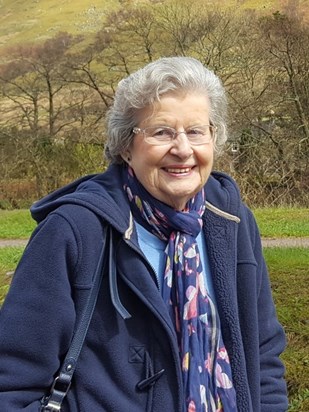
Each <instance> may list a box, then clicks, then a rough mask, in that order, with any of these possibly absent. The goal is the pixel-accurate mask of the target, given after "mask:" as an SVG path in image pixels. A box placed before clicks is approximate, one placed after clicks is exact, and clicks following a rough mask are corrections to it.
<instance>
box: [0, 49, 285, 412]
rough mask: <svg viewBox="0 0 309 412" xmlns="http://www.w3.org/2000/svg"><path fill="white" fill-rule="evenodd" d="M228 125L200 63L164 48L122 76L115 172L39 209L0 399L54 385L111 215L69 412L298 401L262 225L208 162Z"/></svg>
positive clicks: (24, 402) (13, 291) (11, 303)
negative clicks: (107, 263)
mask: <svg viewBox="0 0 309 412" xmlns="http://www.w3.org/2000/svg"><path fill="white" fill-rule="evenodd" d="M225 122H226V99H225V93H224V89H223V87H222V85H221V83H220V81H219V79H218V78H217V77H216V76H215V75H214V73H213V72H211V71H209V70H208V69H206V68H205V67H204V66H203V65H202V64H201V63H200V62H199V61H197V60H195V59H192V58H185V57H172V58H162V59H159V60H158V61H155V62H153V63H150V64H148V65H147V66H145V67H144V68H142V69H140V70H138V71H137V72H135V73H133V74H132V75H130V76H129V77H128V78H126V79H124V80H122V81H121V82H120V84H119V86H118V89H117V92H116V95H115V101H114V105H113V106H112V107H111V109H110V112H109V114H108V127H107V132H108V139H107V143H106V155H107V158H108V159H109V160H110V163H111V164H110V166H109V168H108V170H107V171H106V172H105V173H103V174H98V175H94V176H88V177H85V178H83V179H80V180H79V181H77V182H74V183H72V184H70V185H69V186H67V187H64V188H62V189H60V190H58V191H56V192H55V193H53V194H51V195H49V196H47V197H46V198H44V199H42V200H41V201H39V202H38V203H36V204H35V205H34V206H33V207H32V214H33V217H34V218H35V219H36V220H37V221H38V222H39V225H38V227H37V229H36V230H35V231H34V233H33V235H32V238H31V240H30V242H29V244H28V246H27V248H26V250H25V253H24V255H23V257H22V259H21V261H20V263H19V265H18V268H17V270H16V273H15V276H14V279H13V282H12V285H11V288H10V291H9V293H8V295H7V298H6V301H5V303H4V305H3V308H2V313H1V332H0V353H1V363H0V388H1V393H0V404H1V410H2V411H6V412H12V411H38V410H39V408H40V407H41V406H40V405H41V402H40V399H42V397H43V396H44V394H48V393H49V388H50V386H51V384H52V382H53V378H54V376H56V375H57V371H58V369H59V367H60V364H61V361H62V359H63V358H64V356H65V354H66V352H67V350H68V348H69V345H70V342H71V339H72V336H73V334H74V330H75V324H76V321H77V320H78V319H79V318H80V316H81V313H82V310H83V306H84V302H85V297H87V294H88V293H89V290H90V288H91V284H92V273H93V272H94V271H95V267H96V263H97V260H98V256H99V254H100V250H101V248H102V239H103V232H104V230H105V228H106V226H108V227H109V228H112V234H113V236H112V239H113V240H112V242H113V245H114V250H115V252H114V253H115V255H116V259H115V263H114V266H113V268H114V269H116V270H112V274H111V273H107V272H106V273H104V274H103V281H102V285H101V289H100V292H99V296H98V300H97V304H96V306H95V309H94V313H93V316H92V320H91V323H90V326H89V329H88V332H87V335H86V339H85V342H84V344H83V347H82V351H81V354H80V358H79V360H78V364H77V368H76V371H75V374H74V377H73V381H72V385H71V387H70V389H69V390H68V393H67V394H66V397H65V399H64V402H63V406H62V410H63V411H70V412H75V411H76V412H90V411H91V412H92V411H95V412H97V411H108V412H142V411H152V412H162V411H169V412H184V411H188V412H189V411H211V412H214V411H224V412H230V411H239V412H240V411H242V412H251V411H252V412H283V411H285V410H286V409H287V397H286V385H285V381H284V379H283V374H284V367H283V365H282V363H281V361H280V359H279V355H280V353H281V352H282V351H283V349H284V346H285V337H284V333H283V330H282V327H281V326H280V324H279V323H278V320H277V317H276V312H275V308H274V304H273V300H272V297H271V290H270V285H269V279H268V274H267V270H266V266H265V262H264V259H263V256H262V250H261V242H260V236H259V233H258V229H257V227H256V224H255V221H254V218H253V216H252V213H251V212H250V211H249V210H248V208H246V206H245V205H244V204H243V203H242V201H241V198H240V195H239V191H238V188H237V186H236V184H235V183H234V181H233V180H232V179H231V178H230V177H228V176H226V175H225V174H223V173H218V172H212V167H213V160H214V154H215V153H216V151H218V150H219V149H220V147H221V146H222V145H223V144H224V142H225V140H226V123H225ZM110 270H111V269H110ZM65 392H66V390H65ZM47 400H48V398H47ZM44 410H50V411H53V410H59V408H58V409H57V407H56V406H53V405H49V406H48V409H44Z"/></svg>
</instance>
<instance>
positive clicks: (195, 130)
mask: <svg viewBox="0 0 309 412" xmlns="http://www.w3.org/2000/svg"><path fill="white" fill-rule="evenodd" d="M186 134H187V136H190V137H199V136H203V135H204V134H205V130H204V129H203V128H202V127H191V128H190V129H187V130H186Z"/></svg>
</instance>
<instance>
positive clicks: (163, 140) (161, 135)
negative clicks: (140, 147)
mask: <svg viewBox="0 0 309 412" xmlns="http://www.w3.org/2000/svg"><path fill="white" fill-rule="evenodd" d="M216 130H217V128H216V126H213V125H210V124H205V125H201V126H192V127H189V128H188V129H186V130H184V131H181V132H177V130H175V129H174V128H172V127H168V126H150V127H146V128H145V129H140V128H139V127H134V128H133V133H134V134H138V133H143V135H144V139H145V140H146V142H147V143H149V144H151V145H156V146H163V145H167V144H170V143H171V142H172V141H173V140H174V139H176V137H177V136H178V135H179V134H181V133H184V134H185V135H186V136H187V139H188V140H189V142H190V144H192V145H196V146H197V145H202V144H207V143H210V142H211V141H212V140H213V138H214V136H215V132H216Z"/></svg>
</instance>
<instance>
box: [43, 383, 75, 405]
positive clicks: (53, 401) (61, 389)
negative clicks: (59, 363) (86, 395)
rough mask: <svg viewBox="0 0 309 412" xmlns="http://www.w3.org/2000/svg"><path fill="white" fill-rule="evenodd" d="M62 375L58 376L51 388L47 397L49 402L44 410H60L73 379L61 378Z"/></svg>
mask: <svg viewBox="0 0 309 412" xmlns="http://www.w3.org/2000/svg"><path fill="white" fill-rule="evenodd" d="M61 377H62V376H61V375H59V376H57V377H56V378H55V380H54V382H53V385H52V387H51V390H50V396H49V397H48V398H47V399H46V401H47V403H46V405H45V406H44V408H43V410H44V411H46V412H60V411H61V405H62V401H63V399H64V398H65V397H66V395H67V394H68V392H69V390H70V387H71V381H70V380H69V382H66V380H62V379H61Z"/></svg>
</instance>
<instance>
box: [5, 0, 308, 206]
mask: <svg viewBox="0 0 309 412" xmlns="http://www.w3.org/2000/svg"><path fill="white" fill-rule="evenodd" d="M15 3H16V2H15ZM40 3H42V4H41V7H42V10H44V7H46V4H45V1H42V2H40ZM67 3H68V4H69V2H67ZM76 3H77V4H76V5H74V10H76V11H79V12H80V13H81V12H82V11H81V10H82V9H83V7H84V9H83V10H85V8H87V5H86V4H84V6H82V4H81V2H76ZM68 4H66V5H62V7H63V9H62V11H63V12H64V15H66V13H67V12H68V10H69V5H68ZM100 4H101V3H100ZM220 4H221V5H220V6H219V5H218V4H214V5H213V6H210V5H209V4H207V5H206V4H205V2H203V1H196V2H193V3H192V2H191V1H189V0H181V1H175V0H168V1H163V2H157V1H143V2H137V3H136V2H131V1H122V2H121V6H122V7H121V8H120V7H119V6H120V4H119V3H117V2H112V1H111V2H110V3H109V5H110V6H111V7H110V8H104V7H105V6H104V7H103V6H102V5H101V6H99V5H96V3H95V2H93V3H92V6H91V7H90V6H89V9H87V10H88V11H89V12H90V9H91V13H90V14H89V15H87V16H88V17H89V18H90V17H91V18H90V20H91V19H92V20H91V21H92V23H93V24H92V28H91V30H90V29H89V31H87V30H82V31H79V32H78V31H76V30H73V29H72V30H71V33H68V32H61V30H60V27H59V26H56V27H59V30H58V31H56V32H55V33H52V34H51V35H50V38H46V39H44V41H41V42H37V41H33V42H32V43H29V42H28V43H22V42H20V44H19V45H14V46H10V47H8V48H7V49H5V50H3V52H2V56H1V57H2V59H1V62H2V63H1V64H0V114H1V117H0V146H1V151H0V175H1V176H2V179H3V180H7V179H15V178H17V179H23V178H24V177H25V176H27V177H29V178H30V179H33V181H35V192H36V193H35V196H37V197H38V196H41V195H42V194H45V193H47V192H48V191H49V190H52V189H53V188H55V187H58V186H59V185H61V184H62V182H64V181H66V179H71V178H73V177H75V176H77V175H78V173H81V172H85V173H89V172H90V171H91V170H98V169H101V168H102V167H104V163H103V162H102V159H101V158H100V161H98V159H99V157H100V156H99V151H100V148H101V147H102V146H103V145H104V141H105V136H104V116H105V113H106V111H107V110H108V108H109V106H110V104H111V103H112V101H113V96H114V92H115V88H116V86H117V83H118V82H119V80H120V79H122V78H123V77H124V76H127V75H128V74H130V73H132V71H134V70H136V69H137V68H138V67H140V66H142V65H144V64H145V63H147V62H150V61H153V60H154V59H157V58H158V57H160V56H163V55H164V56H171V55H186V56H193V57H196V58H198V59H200V60H201V61H202V62H203V63H204V64H205V65H207V66H208V67H210V68H211V69H212V70H214V71H215V72H216V73H217V74H218V75H219V77H220V78H221V79H222V81H223V83H224V86H225V88H226V91H227V95H228V97H229V101H230V112H231V116H230V125H229V128H230V142H229V145H228V150H227V152H226V153H224V155H223V156H222V158H221V159H220V158H219V159H217V165H218V166H219V168H220V169H223V170H224V171H227V172H229V173H230V174H231V175H232V176H233V177H235V178H236V180H237V182H238V183H239V186H240V189H241V192H242V193H243V195H244V199H245V201H246V202H247V203H248V204H250V205H251V206H253V205H255V206H265V205H267V206H272V205H276V206H278V205H292V204H297V205H298V206H299V205H306V204H308V201H309V199H308V196H309V195H308V191H307V190H306V188H307V187H308V182H309V163H308V159H309V125H308V123H309V120H308V119H309V109H308V108H309V88H308V84H309V78H308V76H309V74H308V73H309V70H308V68H309V28H308V25H307V22H306V20H305V19H306V16H308V14H306V13H305V12H304V11H305V10H306V9H305V4H304V3H301V2H291V1H288V0H287V1H285V2H280V4H281V5H280V7H279V4H278V9H271V8H264V9H263V8H261V7H259V9H258V10H257V9H255V7H257V6H256V4H258V2H253V1H250V2H248V1H244V2H239V1H237V2H235V1H224V2H220ZM273 4H277V3H275V2H273ZM4 7H8V5H7V4H5V5H4ZM12 7H13V6H12ZM31 7H32V6H29V10H28V9H27V12H30V9H31ZM71 7H72V6H71ZM56 10H57V7H56V4H55V3H53V4H52V5H51V6H50V12H51V16H52V12H54V11H56ZM276 10H277V11H276ZM58 13H59V9H58ZM75 17H76V18H77V16H76V15H75ZM88 17H87V18H88ZM51 18H52V17H51ZM75 145H79V146H83V153H84V154H85V155H86V157H87V156H88V154H89V151H90V152H91V153H93V152H94V149H93V148H94V147H96V148H97V152H96V155H95V156H94V158H95V159H94V160H95V161H94V162H93V163H91V162H90V163H87V162H86V164H84V163H83V155H82V154H81V153H80V155H78V153H77V152H76V150H75V149H74V146H75ZM88 146H90V149H89V151H88V148H87V147H88ZM231 147H232V148H233V151H231V150H230V149H231ZM0 183H1V182H0ZM6 193H7V192H6ZM0 202H2V204H3V205H5V204H7V203H8V204H9V205H11V207H12V206H13V207H14V205H18V204H19V203H20V202H21V200H20V199H11V200H7V199H0Z"/></svg>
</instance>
